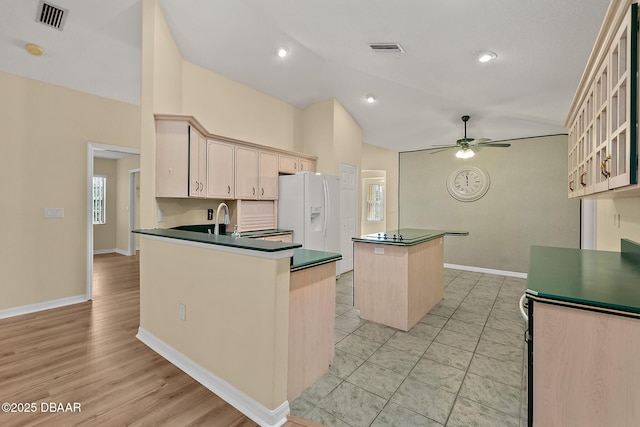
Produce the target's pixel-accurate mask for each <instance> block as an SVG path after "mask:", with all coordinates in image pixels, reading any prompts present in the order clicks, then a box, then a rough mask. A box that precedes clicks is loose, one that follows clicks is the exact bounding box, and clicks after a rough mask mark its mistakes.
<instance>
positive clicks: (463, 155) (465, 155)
mask: <svg viewBox="0 0 640 427" xmlns="http://www.w3.org/2000/svg"><path fill="white" fill-rule="evenodd" d="M474 155H475V153H474V152H473V150H472V149H471V148H462V149H460V150H458V152H457V153H456V157H457V158H459V159H470V158H472V157H473V156H474Z"/></svg>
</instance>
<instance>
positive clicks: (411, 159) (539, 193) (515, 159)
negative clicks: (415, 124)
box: [399, 136, 580, 273]
mask: <svg viewBox="0 0 640 427" xmlns="http://www.w3.org/2000/svg"><path fill="white" fill-rule="evenodd" d="M511 144H512V145H511V147H510V148H484V149H482V150H479V151H478V153H477V154H476V156H475V157H473V158H472V159H469V160H461V159H456V157H455V156H454V151H453V150H446V151H442V152H440V153H437V154H429V153H430V152H428V151H417V152H408V153H401V154H400V197H399V200H400V203H399V206H400V226H401V227H419V228H434V229H448V230H464V231H469V232H470V235H469V236H467V237H447V238H446V239H445V262H447V263H451V264H458V265H464V266H474V267H480V268H488V269H497V270H505V271H513V272H523V273H526V272H527V271H528V269H529V251H530V247H531V246H532V245H546V246H561V247H573V248H577V247H578V246H579V239H580V210H579V201H577V200H569V199H568V198H567V193H566V188H565V187H566V186H565V181H566V170H567V165H566V161H567V160H566V157H567V156H566V151H567V137H566V136H555V137H547V138H532V139H523V140H516V141H512V142H511ZM464 164H468V165H476V166H481V167H484V168H485V169H486V170H487V171H488V172H489V175H490V179H491V187H490V188H489V191H488V193H487V194H486V195H485V196H484V197H483V198H482V199H480V200H478V201H476V202H459V201H457V200H455V199H453V198H452V197H451V196H450V195H449V193H448V192H447V189H446V181H447V177H448V176H449V174H450V173H451V171H452V170H454V169H456V168H457V167H458V166H461V165H464Z"/></svg>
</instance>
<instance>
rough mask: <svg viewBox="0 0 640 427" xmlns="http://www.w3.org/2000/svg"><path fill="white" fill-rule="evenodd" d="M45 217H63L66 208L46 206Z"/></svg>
mask: <svg viewBox="0 0 640 427" xmlns="http://www.w3.org/2000/svg"><path fill="white" fill-rule="evenodd" d="M44 217H45V218H63V217H64V209H63V208H44Z"/></svg>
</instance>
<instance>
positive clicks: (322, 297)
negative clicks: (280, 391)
mask: <svg viewBox="0 0 640 427" xmlns="http://www.w3.org/2000/svg"><path fill="white" fill-rule="evenodd" d="M335 275H336V265H335V262H330V263H327V264H322V265H319V266H316V267H312V268H307V269H304V270H299V271H294V272H291V276H290V279H289V289H290V290H289V372H288V381H287V382H288V384H287V399H288V400H289V402H291V401H293V399H295V398H296V397H298V396H299V395H300V394H301V393H302V392H303V391H304V390H305V389H306V388H308V387H310V386H311V385H312V384H313V383H315V382H316V381H317V380H318V379H320V378H321V377H322V376H323V375H324V374H326V373H327V372H329V366H330V364H331V363H332V361H333V356H334V353H335V347H334V332H335V331H334V327H335V299H336V276H335Z"/></svg>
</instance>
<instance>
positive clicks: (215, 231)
mask: <svg viewBox="0 0 640 427" xmlns="http://www.w3.org/2000/svg"><path fill="white" fill-rule="evenodd" d="M222 207H224V223H225V224H229V206H227V205H226V203H220V204H219V205H218V210H217V211H216V225H215V227H213V234H214V235H216V236H217V235H219V234H220V231H219V229H220V227H219V226H218V224H219V222H218V215H219V214H220V208H222Z"/></svg>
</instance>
